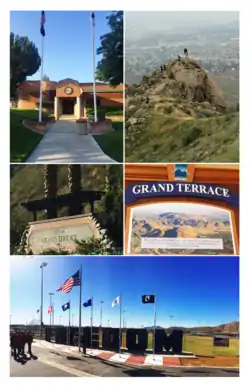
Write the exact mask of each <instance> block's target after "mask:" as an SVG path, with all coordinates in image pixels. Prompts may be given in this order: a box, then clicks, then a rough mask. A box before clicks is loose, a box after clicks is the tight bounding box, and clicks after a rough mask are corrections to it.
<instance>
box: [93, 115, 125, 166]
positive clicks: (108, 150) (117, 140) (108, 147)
mask: <svg viewBox="0 0 250 386" xmlns="http://www.w3.org/2000/svg"><path fill="white" fill-rule="evenodd" d="M113 127H114V128H115V131H113V132H112V133H107V134H100V135H94V138H95V140H96V142H97V143H98V145H99V146H100V148H101V149H102V151H103V152H104V153H105V154H107V155H108V156H109V157H110V158H112V159H113V160H115V161H117V162H123V121H115V122H113Z"/></svg>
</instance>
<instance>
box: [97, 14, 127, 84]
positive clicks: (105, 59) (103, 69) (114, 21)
mask: <svg viewBox="0 0 250 386" xmlns="http://www.w3.org/2000/svg"><path fill="white" fill-rule="evenodd" d="M107 20H108V25H109V27H110V30H111V31H110V32H109V33H107V34H105V35H103V36H101V46H100V47H99V48H98V49H97V55H102V59H101V60H100V61H99V62H98V64H97V71H96V77H97V79H99V80H101V81H104V82H108V83H110V85H111V86H117V85H119V84H121V83H123V12H122V11H118V12H113V13H112V14H111V15H110V16H108V17H107Z"/></svg>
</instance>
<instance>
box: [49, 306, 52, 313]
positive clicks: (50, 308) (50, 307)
mask: <svg viewBox="0 0 250 386" xmlns="http://www.w3.org/2000/svg"><path fill="white" fill-rule="evenodd" d="M52 311H53V306H49V308H48V314H51V312H52Z"/></svg>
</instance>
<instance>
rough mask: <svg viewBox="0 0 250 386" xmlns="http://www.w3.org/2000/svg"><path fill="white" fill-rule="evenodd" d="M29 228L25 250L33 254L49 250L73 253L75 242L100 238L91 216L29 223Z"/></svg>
mask: <svg viewBox="0 0 250 386" xmlns="http://www.w3.org/2000/svg"><path fill="white" fill-rule="evenodd" d="M29 226H30V227H29V232H28V235H27V249H28V250H32V252H33V253H34V254H39V253H41V252H43V251H45V250H49V249H57V250H58V249H65V250H67V251H70V252H73V251H74V250H75V249H76V247H77V244H76V242H75V241H76V240H79V241H80V240H87V239H89V238H91V237H94V238H98V237H99V236H100V233H99V229H100V227H99V225H98V223H97V222H96V221H95V219H94V218H93V216H92V215H91V214H85V215H78V216H71V217H61V218H56V219H53V220H43V221H36V222H30V223H29Z"/></svg>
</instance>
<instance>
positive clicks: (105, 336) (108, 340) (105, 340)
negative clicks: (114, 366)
mask: <svg viewBox="0 0 250 386" xmlns="http://www.w3.org/2000/svg"><path fill="white" fill-rule="evenodd" d="M102 348H103V349H109V350H112V349H114V350H119V328H103V329H102Z"/></svg>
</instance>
